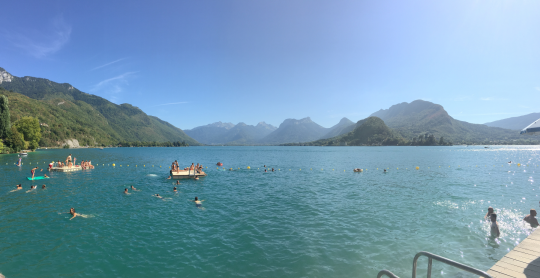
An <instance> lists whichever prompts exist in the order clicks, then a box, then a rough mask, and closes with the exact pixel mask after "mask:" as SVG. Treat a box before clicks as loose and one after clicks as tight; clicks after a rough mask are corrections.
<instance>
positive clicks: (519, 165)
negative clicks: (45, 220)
mask: <svg viewBox="0 0 540 278" xmlns="http://www.w3.org/2000/svg"><path fill="white" fill-rule="evenodd" d="M30 164H32V163H30ZM518 167H521V164H520V163H518Z"/></svg>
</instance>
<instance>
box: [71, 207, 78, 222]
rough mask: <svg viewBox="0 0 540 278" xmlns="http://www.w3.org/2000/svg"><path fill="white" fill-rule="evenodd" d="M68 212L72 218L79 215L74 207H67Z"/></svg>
mask: <svg viewBox="0 0 540 278" xmlns="http://www.w3.org/2000/svg"><path fill="white" fill-rule="evenodd" d="M69 214H71V215H73V217H71V219H73V218H75V217H77V216H79V215H78V214H77V213H76V212H75V209H74V208H71V209H69ZM71 219H69V220H71Z"/></svg>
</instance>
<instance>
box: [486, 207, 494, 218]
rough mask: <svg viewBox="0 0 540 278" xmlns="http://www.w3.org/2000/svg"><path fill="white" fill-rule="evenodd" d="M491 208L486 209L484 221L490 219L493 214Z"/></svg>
mask: <svg viewBox="0 0 540 278" xmlns="http://www.w3.org/2000/svg"><path fill="white" fill-rule="evenodd" d="M493 213H494V212H493V208H492V207H489V208H488V212H487V213H486V216H484V219H486V220H487V219H490V218H491V215H492V214H493Z"/></svg>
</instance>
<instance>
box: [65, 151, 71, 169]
mask: <svg viewBox="0 0 540 278" xmlns="http://www.w3.org/2000/svg"><path fill="white" fill-rule="evenodd" d="M66 164H67V166H68V167H71V154H69V155H68V157H67V158H66Z"/></svg>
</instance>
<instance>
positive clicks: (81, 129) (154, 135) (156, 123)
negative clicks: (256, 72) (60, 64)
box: [0, 68, 198, 146]
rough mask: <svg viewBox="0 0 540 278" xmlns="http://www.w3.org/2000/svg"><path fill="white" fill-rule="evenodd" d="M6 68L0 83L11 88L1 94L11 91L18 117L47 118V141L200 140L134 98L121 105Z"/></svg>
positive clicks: (44, 142)
mask: <svg viewBox="0 0 540 278" xmlns="http://www.w3.org/2000/svg"><path fill="white" fill-rule="evenodd" d="M2 72H4V73H5V74H3V76H4V77H3V82H2V83H1V84H0V87H3V88H5V90H1V91H0V94H4V95H6V96H8V99H9V101H10V107H9V108H10V110H11V111H12V112H11V117H12V122H13V121H16V120H17V119H18V118H22V117H24V116H32V117H37V118H38V119H39V121H40V123H44V124H45V125H42V133H43V137H42V139H41V140H42V142H40V145H42V146H57V145H59V144H60V142H63V141H64V140H66V139H77V140H79V142H80V143H82V144H83V145H87V144H88V145H94V143H95V144H97V145H109V144H116V143H118V142H120V141H123V142H135V141H146V142H151V141H157V142H165V141H170V142H177V141H180V142H182V141H183V142H185V143H188V144H190V145H197V144H198V142H197V141H195V140H194V139H192V138H191V137H189V136H188V135H186V134H185V133H184V132H183V131H182V130H181V129H179V128H177V127H175V126H173V125H171V124H169V123H168V122H165V121H162V120H160V119H159V118H157V117H153V116H149V115H147V114H145V113H144V112H143V111H142V110H140V109H139V108H137V107H134V106H132V105H130V104H126V103H124V104H121V105H116V104H114V103H112V102H110V101H108V100H106V99H103V98H101V97H98V96H95V95H91V94H87V93H84V92H81V91H79V90H78V89H76V88H74V87H73V86H71V85H70V84H67V83H63V84H60V83H56V82H53V81H50V80H47V79H43V78H36V77H29V76H25V77H22V78H20V77H15V76H11V75H9V74H8V73H7V72H5V70H4V69H2V68H0V74H2ZM6 76H8V77H9V78H6ZM7 90H9V91H7Z"/></svg>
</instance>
